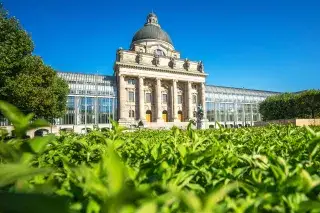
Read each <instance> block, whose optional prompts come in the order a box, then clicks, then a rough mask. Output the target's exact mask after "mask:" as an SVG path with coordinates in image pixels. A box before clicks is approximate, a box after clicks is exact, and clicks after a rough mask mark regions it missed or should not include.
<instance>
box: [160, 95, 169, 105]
mask: <svg viewBox="0 0 320 213" xmlns="http://www.w3.org/2000/svg"><path fill="white" fill-rule="evenodd" d="M164 96H165V97H166V100H165V101H164V98H163V97H164ZM161 103H163V104H167V103H168V94H167V93H162V95H161Z"/></svg>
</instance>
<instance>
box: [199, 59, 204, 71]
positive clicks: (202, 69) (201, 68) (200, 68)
mask: <svg viewBox="0 0 320 213" xmlns="http://www.w3.org/2000/svg"><path fill="white" fill-rule="evenodd" d="M198 71H199V72H204V66H203V63H202V61H199V62H198Z"/></svg>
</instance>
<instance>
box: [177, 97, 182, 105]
mask: <svg viewBox="0 0 320 213" xmlns="http://www.w3.org/2000/svg"><path fill="white" fill-rule="evenodd" d="M178 104H182V95H178Z"/></svg>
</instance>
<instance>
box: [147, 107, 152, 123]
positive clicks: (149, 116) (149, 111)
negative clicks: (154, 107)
mask: <svg viewBox="0 0 320 213" xmlns="http://www.w3.org/2000/svg"><path fill="white" fill-rule="evenodd" d="M146 121H147V122H151V121H152V113H151V110H147V112H146Z"/></svg>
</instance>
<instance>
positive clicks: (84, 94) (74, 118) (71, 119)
mask: <svg viewBox="0 0 320 213" xmlns="http://www.w3.org/2000/svg"><path fill="white" fill-rule="evenodd" d="M58 75H59V76H60V77H62V78H63V79H65V80H66V81H67V82H68V84H69V88H70V94H69V96H68V99H67V112H66V114H65V115H64V116H63V117H62V118H58V119H56V124H58V125H86V124H91V125H92V124H108V123H110V118H111V119H114V120H117V110H116V109H117V91H116V84H115V79H114V77H112V76H102V75H90V74H78V73H62V72H60V73H58ZM133 83H134V82H133Z"/></svg>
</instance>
